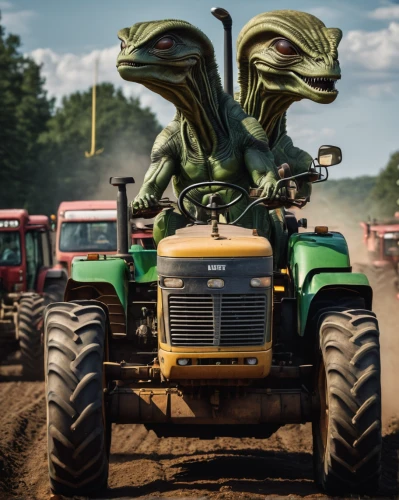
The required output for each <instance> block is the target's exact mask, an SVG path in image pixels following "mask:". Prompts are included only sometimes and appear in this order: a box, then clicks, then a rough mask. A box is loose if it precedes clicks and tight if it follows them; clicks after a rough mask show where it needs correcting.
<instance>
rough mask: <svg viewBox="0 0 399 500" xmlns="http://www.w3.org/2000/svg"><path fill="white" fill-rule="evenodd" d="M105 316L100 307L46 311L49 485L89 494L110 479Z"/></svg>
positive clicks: (68, 306) (57, 307)
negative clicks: (104, 376)
mask: <svg viewBox="0 0 399 500" xmlns="http://www.w3.org/2000/svg"><path fill="white" fill-rule="evenodd" d="M105 328H106V315H105V312H104V310H103V309H102V308H101V307H100V306H98V305H91V304H90V301H87V302H86V304H75V303H71V302H66V303H52V304H50V305H49V306H48V307H47V309H46V314H45V332H46V346H47V348H46V366H47V374H46V382H47V404H48V431H47V432H48V456H49V475H50V486H51V489H52V491H53V492H54V493H56V494H60V495H65V496H74V495H87V494H92V493H95V492H96V491H98V490H99V489H101V488H103V487H105V486H106V484H107V479H108V458H107V453H106V442H105V441H106V440H105V438H104V421H103V387H102V383H103V381H102V376H101V372H100V370H101V366H102V362H103V350H104V342H105V335H104V334H105Z"/></svg>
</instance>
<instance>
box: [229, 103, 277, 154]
mask: <svg viewBox="0 0 399 500" xmlns="http://www.w3.org/2000/svg"><path fill="white" fill-rule="evenodd" d="M225 107H226V112H227V116H228V120H229V125H230V126H231V125H233V128H234V129H235V130H236V131H237V132H239V134H240V135H243V136H244V137H245V139H246V140H247V141H249V142H250V143H253V142H254V141H255V142H257V141H260V142H261V143H264V144H266V146H267V147H268V139H267V136H266V133H265V131H264V130H263V128H262V125H261V124H260V123H259V122H258V120H256V118H253V117H252V116H249V115H247V113H246V112H245V111H244V110H243V109H242V107H241V106H240V104H239V103H238V102H237V101H235V100H234V99H233V98H232V97H230V96H228V99H226V101H225Z"/></svg>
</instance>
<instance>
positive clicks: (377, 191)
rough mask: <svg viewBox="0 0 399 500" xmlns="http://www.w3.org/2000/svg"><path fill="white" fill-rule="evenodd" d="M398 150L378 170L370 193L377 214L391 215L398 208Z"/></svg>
mask: <svg viewBox="0 0 399 500" xmlns="http://www.w3.org/2000/svg"><path fill="white" fill-rule="evenodd" d="M398 179H399V151H396V153H393V154H392V155H391V157H390V159H389V161H388V164H387V166H386V167H385V168H384V169H383V170H382V171H381V172H380V175H379V176H378V177H377V182H376V184H375V187H374V189H373V191H372V193H371V198H372V200H373V202H374V203H375V206H376V211H377V215H379V216H382V217H392V216H393V215H394V213H395V212H397V211H398V210H399V205H398V199H399V187H398Z"/></svg>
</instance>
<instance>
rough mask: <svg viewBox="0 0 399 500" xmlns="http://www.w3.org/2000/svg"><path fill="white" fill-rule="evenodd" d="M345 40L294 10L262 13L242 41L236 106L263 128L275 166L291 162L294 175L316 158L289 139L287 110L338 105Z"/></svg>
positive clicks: (246, 29) (338, 32)
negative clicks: (302, 104)
mask: <svg viewBox="0 0 399 500" xmlns="http://www.w3.org/2000/svg"><path fill="white" fill-rule="evenodd" d="M341 37H342V32H341V30H339V29H338V28H326V26H325V25H324V24H323V23H322V22H321V21H320V19H318V18H317V17H315V16H312V15H311V14H307V13H305V12H299V11H295V10H276V11H271V12H265V13H263V14H259V15H258V16H255V17H254V18H253V19H251V20H250V21H249V22H248V23H247V24H246V25H245V26H244V27H243V28H242V30H241V32H240V34H239V36H238V40H237V62H238V67H239V77H238V79H239V84H240V93H239V98H238V101H239V102H240V104H241V106H242V107H243V109H244V111H245V112H246V113H248V114H250V115H251V116H254V117H255V118H256V119H257V120H259V122H260V123H261V125H262V126H263V128H264V130H265V132H266V135H267V137H268V140H269V145H270V148H271V150H272V152H273V155H274V158H275V162H276V164H277V165H280V164H281V163H288V164H289V165H290V167H291V170H292V172H293V173H294V174H299V173H301V172H304V171H306V170H307V169H308V168H309V165H310V163H311V161H312V157H311V156H310V155H309V154H308V153H306V151H302V150H301V149H299V148H297V147H295V146H294V145H293V142H292V140H291V138H290V137H289V136H288V135H287V128H286V111H287V110H288V108H289V107H290V106H291V104H292V103H294V102H295V101H299V100H301V99H310V100H312V101H314V102H318V103H321V104H329V103H331V102H333V101H334V100H335V98H336V97H337V95H338V92H337V90H335V82H336V80H338V79H339V78H340V77H341V71H340V66H339V62H338V50H337V47H338V44H339V42H340V40H341ZM304 188H305V189H304V192H306V191H307V187H306V186H304ZM309 188H310V186H309ZM304 192H302V194H305V193H304ZM309 192H310V191H308V194H309Z"/></svg>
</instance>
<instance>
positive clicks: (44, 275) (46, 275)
mask: <svg viewBox="0 0 399 500" xmlns="http://www.w3.org/2000/svg"><path fill="white" fill-rule="evenodd" d="M67 281H68V275H67V273H66V271H65V270H64V269H55V268H48V267H44V268H42V269H41V270H40V271H39V274H38V277H37V284H36V291H37V293H43V292H44V289H45V288H46V286H48V285H50V284H51V283H61V284H63V285H65V284H66V282H67Z"/></svg>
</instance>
